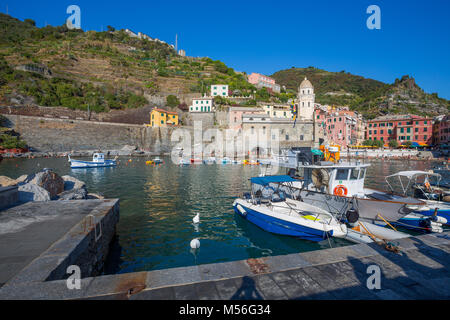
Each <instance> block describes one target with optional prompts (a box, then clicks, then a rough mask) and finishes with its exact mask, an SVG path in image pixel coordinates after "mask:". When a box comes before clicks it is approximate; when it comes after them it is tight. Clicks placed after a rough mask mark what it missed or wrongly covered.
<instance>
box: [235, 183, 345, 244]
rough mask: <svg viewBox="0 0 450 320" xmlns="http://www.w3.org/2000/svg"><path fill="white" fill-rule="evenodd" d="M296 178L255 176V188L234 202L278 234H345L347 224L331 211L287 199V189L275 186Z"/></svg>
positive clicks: (319, 236)
mask: <svg viewBox="0 0 450 320" xmlns="http://www.w3.org/2000/svg"><path fill="white" fill-rule="evenodd" d="M292 180H293V179H292V178H291V177H289V176H274V177H254V178H251V179H250V181H251V185H252V189H251V190H252V191H251V193H247V194H245V195H244V197H243V198H239V199H236V200H235V201H234V203H233V207H234V210H235V212H236V213H237V214H239V215H240V216H241V217H243V218H244V219H246V220H248V221H250V222H252V223H254V224H255V225H257V226H258V227H260V228H262V229H263V230H266V231H268V232H271V233H275V234H280V235H288V236H294V237H299V238H301V239H305V240H310V241H322V240H324V239H327V238H329V237H344V236H345V235H346V233H347V227H346V226H345V224H342V223H339V222H338V221H337V220H336V218H335V217H334V216H333V215H332V214H331V213H329V212H327V211H326V210H323V209H320V208H318V207H315V206H313V205H310V204H307V203H304V202H301V201H297V200H294V199H291V198H287V197H286V196H285V194H284V192H282V191H280V190H279V189H276V188H275V186H274V185H273V183H279V182H291V181H292ZM278 186H280V185H279V184H278Z"/></svg>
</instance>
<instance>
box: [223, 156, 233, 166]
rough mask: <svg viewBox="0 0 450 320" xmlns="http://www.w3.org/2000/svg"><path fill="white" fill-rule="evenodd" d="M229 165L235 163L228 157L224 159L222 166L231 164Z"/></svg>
mask: <svg viewBox="0 0 450 320" xmlns="http://www.w3.org/2000/svg"><path fill="white" fill-rule="evenodd" d="M229 163H233V160H231V159H230V158H228V157H224V158H222V164H229Z"/></svg>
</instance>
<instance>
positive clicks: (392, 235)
mask: <svg viewBox="0 0 450 320" xmlns="http://www.w3.org/2000/svg"><path fill="white" fill-rule="evenodd" d="M408 237H410V235H409V234H406V233H403V232H399V231H397V230H393V229H388V228H385V227H381V226H377V225H376V224H373V223H370V222H362V221H357V222H356V223H355V224H354V226H352V227H347V235H346V236H345V237H344V239H346V240H348V241H352V242H355V243H372V242H374V241H380V240H381V241H383V240H385V241H392V240H398V239H403V238H408Z"/></svg>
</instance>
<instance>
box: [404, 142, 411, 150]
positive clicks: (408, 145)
mask: <svg viewBox="0 0 450 320" xmlns="http://www.w3.org/2000/svg"><path fill="white" fill-rule="evenodd" d="M403 144H404V145H405V146H406V147H407V148H411V146H412V142H411V141H404V142H403Z"/></svg>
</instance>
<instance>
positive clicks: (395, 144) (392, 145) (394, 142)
mask: <svg viewBox="0 0 450 320" xmlns="http://www.w3.org/2000/svg"><path fill="white" fill-rule="evenodd" d="M389 148H398V142H397V140H389Z"/></svg>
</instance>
